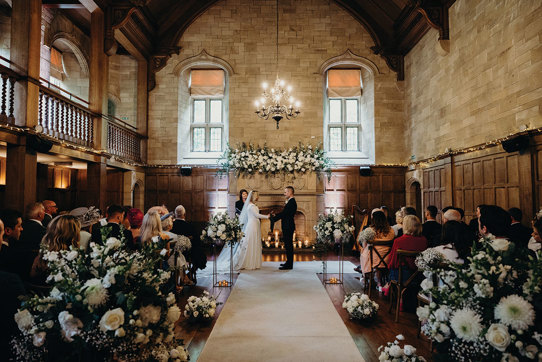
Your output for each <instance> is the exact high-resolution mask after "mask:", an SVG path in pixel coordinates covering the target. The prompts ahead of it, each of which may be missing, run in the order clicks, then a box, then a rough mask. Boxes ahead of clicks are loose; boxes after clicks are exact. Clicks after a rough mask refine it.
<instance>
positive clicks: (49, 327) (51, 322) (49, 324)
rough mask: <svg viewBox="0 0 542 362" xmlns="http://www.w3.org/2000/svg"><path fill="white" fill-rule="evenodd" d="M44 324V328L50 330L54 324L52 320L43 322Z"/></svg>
mask: <svg viewBox="0 0 542 362" xmlns="http://www.w3.org/2000/svg"><path fill="white" fill-rule="evenodd" d="M44 324H45V327H46V328H47V329H51V328H53V327H54V325H55V322H53V321H52V320H48V321H47V322H45V323H44Z"/></svg>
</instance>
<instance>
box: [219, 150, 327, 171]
mask: <svg viewBox="0 0 542 362" xmlns="http://www.w3.org/2000/svg"><path fill="white" fill-rule="evenodd" d="M220 166H221V170H222V172H229V171H230V170H234V171H235V172H236V174H237V175H240V174H245V175H254V174H264V175H273V174H280V173H293V172H296V173H308V172H322V171H323V172H326V173H328V176H330V175H331V168H330V166H331V160H330V159H329V158H328V157H326V155H325V152H324V150H323V149H322V148H321V147H313V146H311V145H308V146H305V145H302V144H301V143H300V144H299V145H298V146H297V147H290V148H289V149H287V150H281V149H274V148H269V147H267V146H266V145H264V146H263V147H260V146H254V145H252V144H248V145H247V144H246V143H243V144H241V145H239V146H238V147H237V148H232V147H228V148H227V149H226V151H225V152H224V154H223V155H222V159H221V161H220Z"/></svg>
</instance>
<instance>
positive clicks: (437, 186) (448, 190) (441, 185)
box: [421, 158, 463, 217]
mask: <svg viewBox="0 0 542 362" xmlns="http://www.w3.org/2000/svg"><path fill="white" fill-rule="evenodd" d="M452 169H453V167H452V159H451V158H447V159H444V160H441V161H438V162H435V164H433V165H432V166H431V167H428V168H426V169H424V170H423V179H422V185H421V186H422V208H423V209H424V210H425V208H426V207H427V206H429V205H434V206H436V207H437V208H438V209H439V210H442V208H443V207H446V206H450V205H452V203H453V202H454V199H455V204H456V206H457V207H463V206H462V205H463V200H462V199H461V200H459V201H458V200H457V199H458V198H457V195H452V182H455V183H458V182H459V183H460V182H463V179H462V177H461V178H459V179H457V178H455V179H454V177H453V174H452ZM439 217H440V216H439Z"/></svg>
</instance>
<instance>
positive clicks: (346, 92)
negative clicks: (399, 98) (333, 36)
mask: <svg viewBox="0 0 542 362" xmlns="http://www.w3.org/2000/svg"><path fill="white" fill-rule="evenodd" d="M366 63H367V64H366ZM320 71H321V73H322V75H323V76H324V122H323V124H324V149H325V150H326V152H327V154H328V156H329V157H330V158H331V159H332V160H333V161H334V162H335V163H336V164H338V165H364V164H374V162H375V140H374V104H375V100H374V74H375V73H376V72H377V71H378V69H377V68H376V67H375V66H374V64H372V63H370V62H369V61H368V60H367V59H365V58H362V57H358V56H356V55H354V54H352V53H351V52H350V51H347V52H346V53H345V54H343V55H341V56H338V57H335V58H331V59H329V60H328V61H326V62H325V63H324V64H323V65H322V66H321V68H320Z"/></svg>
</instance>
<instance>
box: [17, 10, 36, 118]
mask: <svg viewBox="0 0 542 362" xmlns="http://www.w3.org/2000/svg"><path fill="white" fill-rule="evenodd" d="M41 6H42V5H41V0H17V1H14V2H13V9H12V12H11V44H10V49H11V51H10V57H11V61H12V62H13V63H15V66H14V65H12V68H13V69H14V70H16V71H17V72H19V73H23V74H24V75H26V76H28V77H29V78H31V79H33V80H35V83H37V82H38V79H39V77H40V47H41V44H40V40H41ZM38 100H39V86H38V85H37V84H34V83H32V82H30V81H28V80H21V81H18V82H16V83H15V112H14V115H15V124H17V125H19V126H28V127H34V126H35V125H37V124H38Z"/></svg>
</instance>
